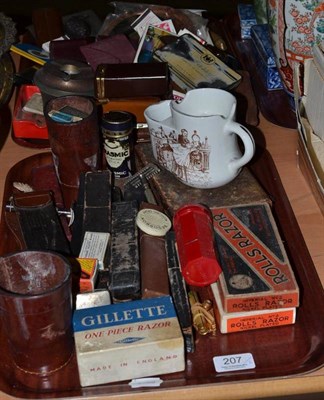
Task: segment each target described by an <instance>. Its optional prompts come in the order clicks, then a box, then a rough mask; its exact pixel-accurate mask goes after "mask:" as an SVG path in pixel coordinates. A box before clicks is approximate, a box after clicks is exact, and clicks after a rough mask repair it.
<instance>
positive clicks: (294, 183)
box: [0, 104, 324, 400]
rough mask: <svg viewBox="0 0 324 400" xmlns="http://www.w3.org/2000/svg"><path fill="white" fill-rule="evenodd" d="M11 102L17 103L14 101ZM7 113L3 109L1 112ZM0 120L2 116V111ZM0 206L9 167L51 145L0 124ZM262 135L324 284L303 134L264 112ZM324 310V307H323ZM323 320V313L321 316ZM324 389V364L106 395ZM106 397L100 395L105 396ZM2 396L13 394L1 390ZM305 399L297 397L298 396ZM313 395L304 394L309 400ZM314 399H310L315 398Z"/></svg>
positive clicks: (322, 247) (323, 221)
mask: <svg viewBox="0 0 324 400" xmlns="http://www.w3.org/2000/svg"><path fill="white" fill-rule="evenodd" d="M11 106H12V104H11ZM1 114H3V112H2V113H1ZM0 119H1V120H2V121H3V118H2V117H1V115H0ZM0 127H1V131H0V146H1V147H0V204H1V203H2V195H3V187H4V183H5V179H6V175H7V173H8V170H9V169H10V168H11V166H13V165H14V164H15V163H16V162H17V161H19V160H21V159H23V158H26V157H28V156H31V155H34V154H37V153H40V152H42V151H48V149H43V150H42V149H41V150H40V149H31V148H26V147H22V146H19V145H17V144H16V143H15V142H14V141H13V140H12V138H11V135H10V132H9V127H4V126H3V124H2V123H1V124H0ZM257 130H258V131H259V133H258V134H259V135H261V136H262V138H263V139H264V142H265V145H266V147H267V149H268V150H269V152H270V153H271V155H272V157H273V159H274V161H275V164H276V167H277V169H278V172H279V174H280V177H281V180H282V183H283V185H284V188H285V190H286V192H287V195H288V198H289V200H290V202H291V205H292V208H293V210H294V213H295V215H296V218H297V220H298V223H299V225H300V228H301V231H302V233H303V236H304V239H305V241H306V244H307V246H308V249H309V252H310V254H311V257H312V259H313V262H314V264H315V267H316V269H317V271H318V274H319V277H320V280H321V282H322V284H323V285H324V216H323V215H322V214H321V212H320V209H319V207H318V205H317V203H316V201H315V199H314V197H313V195H312V192H311V190H310V187H309V186H308V184H307V182H306V181H305V179H304V176H303V174H302V172H301V170H300V168H299V162H298V146H297V139H298V133H297V131H295V130H291V129H286V128H282V127H278V126H275V125H273V124H271V123H270V122H268V121H267V120H265V119H264V118H263V117H262V116H260V124H259V126H258V127H257ZM323 312H324V310H323ZM322 318H323V316H322ZM321 392H322V393H323V394H322V396H320V395H318V396H316V398H318V399H320V398H324V397H323V396H324V367H323V368H321V369H320V370H317V371H314V372H311V373H309V374H307V375H303V376H297V377H296V376H295V377H288V378H285V377H283V378H280V379H275V380H260V381H250V382H244V383H242V382H240V383H237V384H235V383H234V384H217V385H207V386H199V388H198V387H185V388H178V389H173V390H168V391H157V392H147V393H138V392H137V393H136V394H133V395H131V396H128V395H125V394H123V395H121V396H108V395H107V396H105V397H107V398H109V399H116V398H120V399H126V398H130V397H131V398H132V399H134V400H136V399H141V400H144V399H161V400H162V399H165V397H166V396H169V397H170V398H176V399H178V400H180V399H186V400H190V399H225V398H226V399H255V398H258V399H260V398H263V397H267V398H268V397H271V398H272V397H276V396H278V397H280V398H281V396H282V397H285V396H288V395H294V394H301V393H303V394H304V393H309V394H310V393H321ZM105 397H100V399H103V398H105ZM0 398H1V399H9V398H12V397H10V396H8V395H6V394H4V393H0ZM299 398H300V397H298V399H299ZM306 398H307V399H308V398H310V397H309V396H305V399H306ZM314 398H315V397H311V399H314Z"/></svg>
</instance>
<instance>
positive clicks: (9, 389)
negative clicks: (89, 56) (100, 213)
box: [0, 148, 324, 399]
mask: <svg viewBox="0 0 324 400" xmlns="http://www.w3.org/2000/svg"><path fill="white" fill-rule="evenodd" d="M254 160H255V161H254V162H253V164H251V171H252V173H254V175H255V176H256V178H257V179H258V180H259V181H260V182H262V185H263V187H264V189H265V190H266V191H267V193H268V194H269V196H270V197H271V199H272V202H273V212H274V216H275V219H276V221H277V224H278V227H279V230H280V233H281V235H282V238H283V240H284V243H285V246H286V250H287V253H288V256H289V258H290V261H291V264H292V267H293V269H294V272H295V274H296V278H297V280H298V284H299V286H300V289H301V306H300V307H299V309H298V311H297V321H296V324H295V325H291V326H282V327H278V328H270V329H263V330H256V331H248V332H240V333H231V334H227V335H223V334H221V333H219V332H218V333H217V336H216V337H214V338H212V337H202V336H201V337H199V338H198V339H197V341H196V351H195V353H193V354H190V355H188V357H187V364H186V365H187V368H186V370H185V371H184V372H181V373H176V374H170V375H164V376H162V377H161V378H163V383H162V385H161V387H160V388H155V389H143V388H142V389H130V386H129V385H128V382H120V383H116V384H107V385H102V386H94V387H88V388H81V387H80V386H79V379H78V372H77V364H76V359H75V357H74V358H73V359H72V360H71V362H70V363H69V364H68V365H67V366H66V367H65V368H62V369H61V370H60V371H58V372H57V373H54V374H52V375H49V376H47V377H45V378H40V377H39V376H28V377H26V376H18V374H17V371H16V369H15V368H14V365H13V364H12V361H11V359H10V357H9V353H8V351H7V349H6V345H5V342H4V338H3V335H2V334H0V343H1V353H2V354H1V358H0V390H1V391H2V392H5V393H7V394H9V395H11V396H16V397H20V398H42V399H44V398H55V397H60V398H62V397H64V398H65V397H69V398H70V397H75V396H90V397H91V396H100V395H106V396H108V395H113V394H126V393H136V392H137V393H139V392H141V391H143V390H144V391H151V390H154V391H161V390H163V389H171V388H180V387H183V386H193V385H194V386H195V387H197V385H198V386H199V385H210V384H214V385H215V389H216V390H217V384H219V383H230V382H239V381H246V380H259V379H269V378H279V377H283V376H291V375H298V374H305V373H308V372H311V371H313V370H316V369H318V368H320V367H322V366H323V365H324V351H323V344H324V319H323V318H319V316H320V315H321V314H322V313H323V309H324V294H323V288H322V285H321V282H320V280H319V278H318V275H317V273H316V269H315V267H314V265H313V262H312V259H311V257H310V255H309V253H308V250H307V247H306V244H305V242H304V240H303V237H302V234H301V232H300V229H299V227H298V224H297V221H296V219H295V216H294V214H293V211H292V209H291V206H290V203H289V201H288V199H287V196H286V194H285V192H284V189H283V186H282V184H281V182H280V178H279V175H278V173H277V170H276V168H275V166H274V163H273V161H272V158H271V157H270V155H269V153H268V152H267V151H266V150H263V149H260V148H259V149H258V152H257V154H256V157H255V159H254ZM13 181H20V182H25V183H30V184H32V185H34V186H35V185H36V186H37V188H38V187H39V188H44V187H45V186H46V185H47V188H52V189H54V190H56V189H57V181H56V179H55V174H54V169H53V165H52V158H51V155H50V153H42V154H39V155H36V156H32V157H29V158H27V159H25V160H23V161H21V162H19V163H18V164H16V165H15V166H13V168H12V169H11V170H10V171H9V173H8V175H7V179H6V184H5V192H4V199H3V201H4V204H5V203H6V202H7V201H8V199H9V197H10V195H11V193H12V183H13ZM0 235H1V243H0V254H2V255H3V254H5V253H7V252H11V251H14V250H16V249H18V246H17V242H16V241H15V238H14V236H13V235H12V234H11V233H10V231H9V230H8V228H7V225H6V223H5V222H4V211H3V212H2V219H1V224H0ZM246 352H251V353H252V354H253V357H254V360H255V364H256V368H255V369H251V370H245V371H244V370H242V371H238V372H231V373H216V372H215V369H214V366H213V357H214V356H217V355H229V354H236V353H246ZM21 380H22V381H24V382H25V383H26V386H29V388H27V387H25V386H24V385H22V384H20V383H19V381H21Z"/></svg>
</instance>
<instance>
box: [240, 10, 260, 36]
mask: <svg viewBox="0 0 324 400" xmlns="http://www.w3.org/2000/svg"><path fill="white" fill-rule="evenodd" d="M237 11H238V16H239V19H240V26H241V38H242V39H250V37H251V27H252V26H253V25H255V24H257V20H256V15H255V10H254V6H253V4H238V6H237Z"/></svg>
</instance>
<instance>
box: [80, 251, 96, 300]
mask: <svg viewBox="0 0 324 400" xmlns="http://www.w3.org/2000/svg"><path fill="white" fill-rule="evenodd" d="M76 261H77V262H78V263H79V264H80V268H81V276H80V293H84V292H93V291H94V289H95V284H96V279H97V277H98V260H97V259H96V258H77V259H76Z"/></svg>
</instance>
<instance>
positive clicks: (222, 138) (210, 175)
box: [144, 88, 255, 189]
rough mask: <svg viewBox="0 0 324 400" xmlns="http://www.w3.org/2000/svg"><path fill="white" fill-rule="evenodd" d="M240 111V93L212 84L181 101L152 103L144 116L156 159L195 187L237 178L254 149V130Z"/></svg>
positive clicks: (214, 186) (194, 90) (224, 182)
mask: <svg viewBox="0 0 324 400" xmlns="http://www.w3.org/2000/svg"><path fill="white" fill-rule="evenodd" d="M235 111H236V99H235V97H234V96H233V95H232V94H230V93H229V92H227V91H225V90H221V89H213V88H203V89H193V90H191V91H189V92H188V93H187V94H186V95H185V97H184V99H183V100H181V101H175V100H166V101H162V102H160V103H158V104H154V105H151V106H149V107H148V108H147V109H146V110H145V112H144V116H145V119H146V121H147V124H148V128H149V131H150V138H151V144H152V149H153V154H154V157H155V159H156V161H157V162H158V163H159V164H160V165H161V166H163V167H165V168H166V169H167V170H169V171H170V172H171V173H173V174H174V175H175V176H176V177H177V178H178V179H179V180H180V181H182V182H183V183H185V184H186V185H188V186H192V187H195V188H202V189H204V188H216V187H219V186H222V185H225V184H226V183H228V182H230V181H232V180H233V179H234V178H235V177H236V176H237V175H238V174H239V172H240V171H241V169H242V167H243V166H244V165H246V164H247V163H248V162H249V161H250V160H251V158H252V157H253V154H254V151H255V145H254V140H253V138H252V135H251V133H250V132H249V131H248V130H247V129H246V128H245V127H243V126H242V125H241V124H239V123H237V122H235ZM238 138H240V139H241V142H242V145H243V146H242V147H243V149H244V150H243V155H242V153H241V150H240V146H239V141H238Z"/></svg>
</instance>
